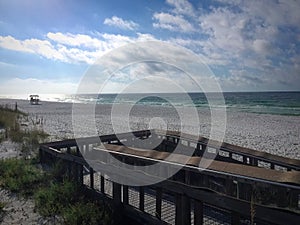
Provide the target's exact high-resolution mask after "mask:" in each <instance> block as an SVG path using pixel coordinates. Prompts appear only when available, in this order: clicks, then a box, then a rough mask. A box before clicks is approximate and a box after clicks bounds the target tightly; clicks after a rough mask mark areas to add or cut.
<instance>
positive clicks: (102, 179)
mask: <svg viewBox="0 0 300 225" xmlns="http://www.w3.org/2000/svg"><path fill="white" fill-rule="evenodd" d="M104 185H105V180H104V176H103V175H102V174H101V175H100V191H101V193H102V194H105V190H104V188H105V187H104Z"/></svg>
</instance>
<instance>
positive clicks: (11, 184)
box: [0, 158, 47, 195]
mask: <svg viewBox="0 0 300 225" xmlns="http://www.w3.org/2000/svg"><path fill="white" fill-rule="evenodd" d="M46 180H47V178H46V176H45V174H44V173H43V172H42V171H41V170H39V169H38V168H37V167H36V166H35V165H34V164H32V162H31V161H30V160H24V159H15V158H12V159H6V160H1V161H0V186H2V187H4V188H7V189H9V190H10V191H12V192H17V193H21V194H23V195H31V194H33V193H34V191H35V190H36V189H37V188H39V187H40V186H41V185H42V184H43V183H45V181H46Z"/></svg>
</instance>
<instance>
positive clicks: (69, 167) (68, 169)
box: [66, 146, 72, 180]
mask: <svg viewBox="0 0 300 225" xmlns="http://www.w3.org/2000/svg"><path fill="white" fill-rule="evenodd" d="M67 154H68V155H70V154H71V148H70V146H68V147H67ZM66 163H67V173H68V179H69V180H72V177H71V167H72V163H71V162H70V161H69V160H67V161H66Z"/></svg>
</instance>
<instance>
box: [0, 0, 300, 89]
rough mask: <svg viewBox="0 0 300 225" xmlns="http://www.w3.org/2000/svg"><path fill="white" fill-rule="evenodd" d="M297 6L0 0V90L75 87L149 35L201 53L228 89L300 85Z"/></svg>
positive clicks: (267, 1)
mask: <svg viewBox="0 0 300 225" xmlns="http://www.w3.org/2000/svg"><path fill="white" fill-rule="evenodd" d="M299 12H300V2H299V1H297V0H295V1H293V0H276V1H275V0H274V1H273V0H264V1H261V0H253V1H240V0H215V1H207V0H206V1H183V0H166V1H152V0H133V1H123V0H118V1H116V0H109V1H106V0H96V1H81V0H79V1H71V0H66V1H59V0H45V1H40V0H26V1H18V0H0V56H1V58H0V95H12V94H29V93H32V92H37V93H49V94H56V93H74V92H75V91H76V88H77V86H78V83H79V82H80V79H81V77H82V76H83V75H84V74H85V72H86V71H87V69H88V68H89V67H90V66H91V65H92V64H93V63H94V62H95V60H96V59H97V58H99V57H101V56H102V55H103V54H105V53H107V52H109V51H111V50H112V49H115V48H117V47H120V46H123V45H126V44H128V43H132V42H136V41H145V40H161V41H167V42H169V43H171V44H174V45H179V46H182V47H185V48H188V49H189V50H191V51H193V52H194V53H195V54H198V55H199V56H201V57H203V58H204V59H205V60H204V61H205V63H206V64H207V65H208V66H209V67H210V68H211V70H212V71H213V72H214V74H215V75H216V78H217V80H218V82H219V83H220V85H221V87H222V89H223V90H224V91H274V90H288V91H299V90H300V54H299V53H300V25H299V24H300V14H299ZM120 80H122V78H120ZM117 89H118V87H117ZM117 89H114V90H115V91H116V90H117ZM112 91H113V90H112Z"/></svg>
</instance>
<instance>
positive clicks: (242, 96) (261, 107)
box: [2, 92, 300, 116]
mask: <svg viewBox="0 0 300 225" xmlns="http://www.w3.org/2000/svg"><path fill="white" fill-rule="evenodd" d="M212 95H213V94H212ZM223 95H224V100H225V105H223V104H218V103H216V101H214V102H213V104H214V105H209V104H208V101H207V99H206V96H205V94H204V93H188V97H187V95H186V94H182V93H163V94H162V93H159V94H154V93H153V94H81V95H40V98H41V101H54V102H70V103H73V102H74V103H95V102H96V103H97V104H120V103H126V104H132V105H134V104H138V105H154V106H161V107H170V106H171V105H173V106H175V107H197V108H208V107H226V109H227V110H230V111H240V112H250V113H261V114H275V115H291V116H300V92H225V93H223ZM2 97H3V96H2ZM8 98H13V97H8ZM19 98H20V97H19ZM21 98H23V99H24V98H25V99H26V97H24V96H23V97H21Z"/></svg>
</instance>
